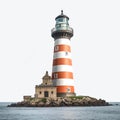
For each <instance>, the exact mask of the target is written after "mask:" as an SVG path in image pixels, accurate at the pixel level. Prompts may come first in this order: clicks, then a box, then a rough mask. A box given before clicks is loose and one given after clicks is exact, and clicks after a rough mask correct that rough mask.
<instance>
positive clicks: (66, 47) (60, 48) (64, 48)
mask: <svg viewBox="0 0 120 120" xmlns="http://www.w3.org/2000/svg"><path fill="white" fill-rule="evenodd" d="M59 51H65V52H71V49H70V46H69V45H56V46H55V47H54V52H59Z"/></svg>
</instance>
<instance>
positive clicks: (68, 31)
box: [51, 26, 73, 39]
mask: <svg viewBox="0 0 120 120" xmlns="http://www.w3.org/2000/svg"><path fill="white" fill-rule="evenodd" d="M51 36H52V37H53V38H54V39H57V38H61V37H65V38H69V39H70V38H71V37H72V36H73V29H72V28H71V27H66V26H62V27H55V28H53V29H52V30H51Z"/></svg>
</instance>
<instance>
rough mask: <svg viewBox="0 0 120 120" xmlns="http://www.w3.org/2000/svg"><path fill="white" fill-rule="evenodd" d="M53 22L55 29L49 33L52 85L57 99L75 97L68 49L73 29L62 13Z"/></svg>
mask: <svg viewBox="0 0 120 120" xmlns="http://www.w3.org/2000/svg"><path fill="white" fill-rule="evenodd" d="M55 20H56V25H55V28H53V29H52V31H51V36H52V37H53V38H54V41H55V43H54V56H53V68H52V80H53V84H54V86H56V87H57V96H58V97H65V96H75V92H74V79H73V71H72V59H71V47H70V38H71V37H72V36H73V29H72V28H70V27H69V23H68V20H69V17H67V16H66V15H64V14H63V11H61V15H59V16H57V17H56V18H55Z"/></svg>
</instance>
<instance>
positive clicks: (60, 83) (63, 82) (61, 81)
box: [53, 79, 74, 86]
mask: <svg viewBox="0 0 120 120" xmlns="http://www.w3.org/2000/svg"><path fill="white" fill-rule="evenodd" d="M53 85H54V86H74V80H73V79H54V80H53Z"/></svg>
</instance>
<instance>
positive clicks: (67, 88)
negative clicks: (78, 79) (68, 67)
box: [57, 86, 74, 93]
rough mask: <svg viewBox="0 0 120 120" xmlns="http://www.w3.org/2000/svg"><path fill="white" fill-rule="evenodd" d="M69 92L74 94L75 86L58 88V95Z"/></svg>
mask: <svg viewBox="0 0 120 120" xmlns="http://www.w3.org/2000/svg"><path fill="white" fill-rule="evenodd" d="M69 90H70V91H69ZM68 92H69V93H74V86H57V93H68Z"/></svg>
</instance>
